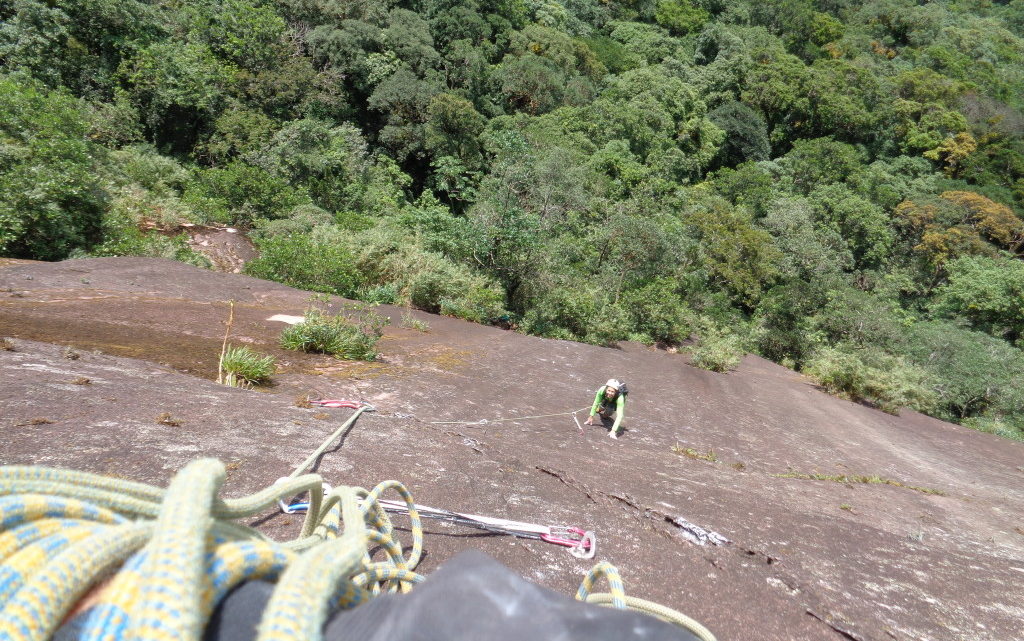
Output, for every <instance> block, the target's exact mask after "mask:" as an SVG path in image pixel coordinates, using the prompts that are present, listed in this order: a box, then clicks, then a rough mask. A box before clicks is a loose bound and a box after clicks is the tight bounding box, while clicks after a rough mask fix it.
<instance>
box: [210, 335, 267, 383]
mask: <svg viewBox="0 0 1024 641" xmlns="http://www.w3.org/2000/svg"><path fill="white" fill-rule="evenodd" d="M275 366H276V362H275V360H274V357H273V356H266V355H263V354H260V353H258V352H255V351H253V350H251V349H249V348H248V347H246V346H244V345H243V346H241V347H234V346H232V347H228V348H227V349H226V350H225V351H224V359H223V361H222V362H221V367H222V368H223V370H224V373H225V376H224V383H225V384H226V385H230V386H232V387H251V386H252V385H258V384H260V383H266V382H268V381H269V380H270V376H271V374H273V373H274V369H275Z"/></svg>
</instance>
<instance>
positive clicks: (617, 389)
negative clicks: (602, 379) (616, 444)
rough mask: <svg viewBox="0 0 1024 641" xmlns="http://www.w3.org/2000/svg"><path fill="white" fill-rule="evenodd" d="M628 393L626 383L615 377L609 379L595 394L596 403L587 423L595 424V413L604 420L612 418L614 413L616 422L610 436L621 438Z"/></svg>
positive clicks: (591, 409) (609, 433)
mask: <svg viewBox="0 0 1024 641" xmlns="http://www.w3.org/2000/svg"><path fill="white" fill-rule="evenodd" d="M628 394H629V389H628V388H627V387H626V384H625V383H623V382H622V381H620V380H618V379H615V378H612V379H609V380H608V382H607V383H605V384H604V385H603V386H602V387H600V388H599V389H598V390H597V394H595V395H594V405H593V406H592V407H591V408H590V418H588V419H587V425H593V424H594V416H595V415H598V416H600V417H601V420H602V422H603V421H604V419H606V418H611V415H612V414H613V413H614V414H615V424H614V425H612V429H611V431H609V432H608V436H610V437H611V438H619V431H620V430H619V426H620V425H621V424H622V417H623V416H624V414H625V411H626V396H627V395H628Z"/></svg>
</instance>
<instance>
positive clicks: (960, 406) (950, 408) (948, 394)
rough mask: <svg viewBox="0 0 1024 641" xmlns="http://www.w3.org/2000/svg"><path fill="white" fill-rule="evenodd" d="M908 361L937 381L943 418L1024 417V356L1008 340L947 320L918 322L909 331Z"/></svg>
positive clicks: (934, 386) (936, 388) (936, 385)
mask: <svg viewBox="0 0 1024 641" xmlns="http://www.w3.org/2000/svg"><path fill="white" fill-rule="evenodd" d="M905 350H906V354H907V355H908V357H909V358H910V359H911V360H912V361H913V362H914V363H916V364H917V365H920V366H921V367H923V368H925V369H926V370H927V371H928V372H929V373H930V374H931V376H932V377H933V379H934V381H935V382H934V383H933V388H934V389H935V391H936V392H937V393H938V395H939V402H940V403H941V408H940V413H939V415H940V416H942V417H944V418H949V419H953V420H963V419H965V418H967V417H970V416H979V415H983V414H986V413H993V414H997V415H999V414H1002V415H1007V414H1008V415H1017V416H1018V417H1019V416H1020V415H1021V412H1022V411H1024V394H1022V393H1021V388H1020V372H1021V371H1024V353H1022V352H1021V351H1020V350H1018V349H1014V348H1013V347H1011V346H1010V345H1008V344H1007V343H1006V342H1005V341H1002V340H999V339H997V338H992V337H991V336H988V335H986V334H983V333H981V332H975V331H971V330H969V329H964V328H962V327H958V326H957V325H956V324H954V323H951V322H949V321H930V322H924V323H917V324H916V325H914V326H913V327H912V328H911V330H910V332H909V340H908V343H907V346H906V348H905Z"/></svg>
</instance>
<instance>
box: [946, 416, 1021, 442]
mask: <svg viewBox="0 0 1024 641" xmlns="http://www.w3.org/2000/svg"><path fill="white" fill-rule="evenodd" d="M961 425H963V426H965V427H969V428H971V429H972V430H978V431H979V432H986V433H988V434H995V435H996V436H1002V437H1003V438H1009V439H1013V440H1015V441H1024V424H1013V423H1010V422H1007V421H1005V420H1002V419H998V418H988V417H984V416H972V417H971V418H967V419H964V420H963V422H962V423H961Z"/></svg>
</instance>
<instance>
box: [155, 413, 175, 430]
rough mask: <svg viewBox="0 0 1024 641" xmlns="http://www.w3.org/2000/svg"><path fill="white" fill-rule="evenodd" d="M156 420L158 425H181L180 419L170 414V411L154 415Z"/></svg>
mask: <svg viewBox="0 0 1024 641" xmlns="http://www.w3.org/2000/svg"><path fill="white" fill-rule="evenodd" d="M156 422H157V423H159V424H160V425H168V426H170V427H181V421H180V420H178V419H176V418H174V417H173V416H171V413H170V412H161V413H160V414H158V415H157V417H156Z"/></svg>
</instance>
